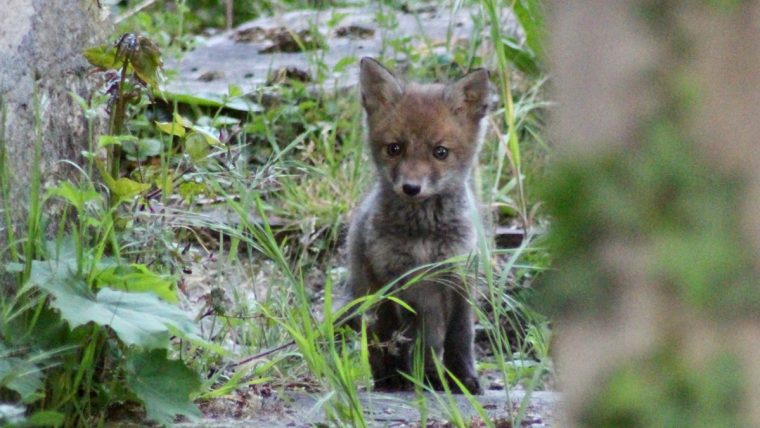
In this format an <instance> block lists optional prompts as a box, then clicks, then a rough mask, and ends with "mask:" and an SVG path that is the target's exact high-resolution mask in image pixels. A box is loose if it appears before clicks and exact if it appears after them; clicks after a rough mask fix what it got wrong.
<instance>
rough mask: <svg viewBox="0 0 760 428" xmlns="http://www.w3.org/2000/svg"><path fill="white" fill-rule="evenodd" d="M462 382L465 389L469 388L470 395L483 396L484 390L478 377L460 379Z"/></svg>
mask: <svg viewBox="0 0 760 428" xmlns="http://www.w3.org/2000/svg"><path fill="white" fill-rule="evenodd" d="M460 380H461V382H462V385H464V387H465V388H467V392H469V393H470V394H472V395H481V394H483V388H481V387H480V381H479V380H478V377H477V376H467V377H465V378H464V379H460ZM457 389H458V388H457ZM459 393H463V391H459Z"/></svg>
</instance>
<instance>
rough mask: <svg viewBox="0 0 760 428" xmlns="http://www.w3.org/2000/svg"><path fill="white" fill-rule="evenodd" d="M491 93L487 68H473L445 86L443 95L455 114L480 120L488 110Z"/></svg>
mask: <svg viewBox="0 0 760 428" xmlns="http://www.w3.org/2000/svg"><path fill="white" fill-rule="evenodd" d="M490 93H491V87H490V83H489V81H488V70H485V69H482V68H481V69H479V70H475V71H473V72H471V73H469V74H467V75H466V76H464V77H462V78H461V79H459V80H457V81H456V82H454V83H451V84H450V85H448V86H447V87H446V89H445V90H444V92H443V97H444V99H445V100H446V103H448V105H449V107H450V108H451V109H452V111H454V113H456V114H461V115H463V116H465V117H467V118H469V119H471V120H474V121H480V119H482V118H483V116H485V115H486V111H487V110H488V98H489V96H490Z"/></svg>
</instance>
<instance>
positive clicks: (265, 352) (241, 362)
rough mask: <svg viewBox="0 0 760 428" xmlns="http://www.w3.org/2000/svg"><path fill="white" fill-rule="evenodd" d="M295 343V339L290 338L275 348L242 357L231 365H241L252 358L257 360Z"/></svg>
mask: <svg viewBox="0 0 760 428" xmlns="http://www.w3.org/2000/svg"><path fill="white" fill-rule="evenodd" d="M295 344H296V341H295V340H291V341H290V342H288V343H285V344H283V345H280V346H277V347H275V348H271V349H267V350H266V351H263V352H259V353H258V354H256V355H251V356H250V357H246V358H243V359H242V360H240V361H238V362H237V363H235V364H233V366H241V365H243V364H245V363H250V362H251V361H253V360H258V359H259V358H263V357H266V356H267V355H269V354H274V353H275V352H277V351H281V350H283V349H285V348H288V347H291V346H293V345H295Z"/></svg>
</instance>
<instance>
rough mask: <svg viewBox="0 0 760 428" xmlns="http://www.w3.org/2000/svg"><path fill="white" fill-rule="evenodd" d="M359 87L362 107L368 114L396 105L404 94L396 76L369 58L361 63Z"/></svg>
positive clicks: (363, 59)
mask: <svg viewBox="0 0 760 428" xmlns="http://www.w3.org/2000/svg"><path fill="white" fill-rule="evenodd" d="M359 86H361V94H362V105H363V106H364V109H365V110H367V113H368V114H372V113H374V112H376V111H378V110H379V109H380V108H382V107H387V106H388V105H390V104H393V103H395V102H396V101H397V100H398V98H399V97H401V94H402V93H403V92H404V89H403V87H402V86H401V82H399V80H398V79H396V76H394V75H393V73H391V72H390V71H389V70H388V69H387V68H385V67H383V66H382V64H380V63H379V62H377V61H375V60H374V59H372V58H369V57H364V58H362V60H361V62H360V63H359Z"/></svg>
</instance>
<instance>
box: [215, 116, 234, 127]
mask: <svg viewBox="0 0 760 428" xmlns="http://www.w3.org/2000/svg"><path fill="white" fill-rule="evenodd" d="M239 123H240V119H237V118H235V117H230V116H224V115H219V116H217V117H215V118H214V119H213V121H212V122H211V124H212V125H213V126H214V127H217V128H218V127H223V126H233V125H237V124H239Z"/></svg>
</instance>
